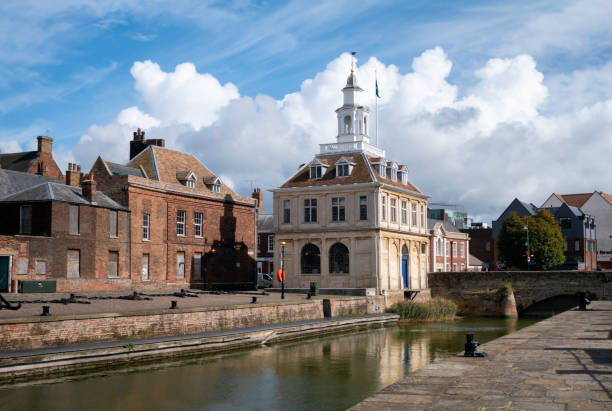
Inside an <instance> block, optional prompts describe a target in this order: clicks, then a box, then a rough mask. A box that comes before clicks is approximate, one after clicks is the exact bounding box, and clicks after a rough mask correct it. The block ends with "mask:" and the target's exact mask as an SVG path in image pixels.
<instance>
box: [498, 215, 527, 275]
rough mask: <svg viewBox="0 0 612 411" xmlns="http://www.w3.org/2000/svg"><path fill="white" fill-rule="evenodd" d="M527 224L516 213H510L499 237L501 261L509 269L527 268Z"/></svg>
mask: <svg viewBox="0 0 612 411" xmlns="http://www.w3.org/2000/svg"><path fill="white" fill-rule="evenodd" d="M524 226H525V223H524V222H523V221H522V219H521V218H520V217H519V216H518V215H517V214H516V213H510V215H509V216H508V218H506V219H505V220H504V222H503V223H502V226H501V230H500V231H499V236H498V237H497V247H498V249H499V259H500V260H501V261H503V262H504V263H505V264H506V265H507V266H508V267H518V268H526V267H527V264H526V263H527V260H526V254H525V251H527V248H526V247H525V242H526V241H527V235H526V232H525V230H524V228H523V227H524Z"/></svg>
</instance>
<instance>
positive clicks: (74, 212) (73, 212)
mask: <svg viewBox="0 0 612 411" xmlns="http://www.w3.org/2000/svg"><path fill="white" fill-rule="evenodd" d="M68 232H69V233H70V234H78V233H79V206H75V205H71V206H70V215H69V227H68Z"/></svg>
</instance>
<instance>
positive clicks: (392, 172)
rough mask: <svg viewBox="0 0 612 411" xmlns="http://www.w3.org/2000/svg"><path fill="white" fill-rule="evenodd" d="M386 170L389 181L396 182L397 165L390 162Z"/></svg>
mask: <svg viewBox="0 0 612 411" xmlns="http://www.w3.org/2000/svg"><path fill="white" fill-rule="evenodd" d="M387 168H388V169H389V177H390V178H391V181H397V163H396V162H393V161H390V162H389V163H388V167H387Z"/></svg>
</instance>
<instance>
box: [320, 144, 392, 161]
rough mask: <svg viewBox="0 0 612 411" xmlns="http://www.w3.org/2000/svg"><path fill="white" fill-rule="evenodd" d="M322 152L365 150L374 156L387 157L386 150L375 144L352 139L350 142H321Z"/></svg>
mask: <svg viewBox="0 0 612 411" xmlns="http://www.w3.org/2000/svg"><path fill="white" fill-rule="evenodd" d="M319 147H320V148H321V154H332V153H347V152H353V151H358V152H365V153H366V154H369V155H372V156H374V157H385V150H383V149H382V148H380V147H376V146H373V145H371V144H368V143H366V142H363V141H351V142H348V143H330V144H319Z"/></svg>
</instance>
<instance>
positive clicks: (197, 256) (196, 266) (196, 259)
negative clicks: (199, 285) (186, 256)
mask: <svg viewBox="0 0 612 411" xmlns="http://www.w3.org/2000/svg"><path fill="white" fill-rule="evenodd" d="M193 279H194V281H199V280H201V279H202V253H194V254H193Z"/></svg>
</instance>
